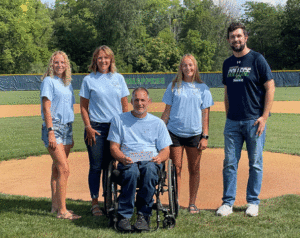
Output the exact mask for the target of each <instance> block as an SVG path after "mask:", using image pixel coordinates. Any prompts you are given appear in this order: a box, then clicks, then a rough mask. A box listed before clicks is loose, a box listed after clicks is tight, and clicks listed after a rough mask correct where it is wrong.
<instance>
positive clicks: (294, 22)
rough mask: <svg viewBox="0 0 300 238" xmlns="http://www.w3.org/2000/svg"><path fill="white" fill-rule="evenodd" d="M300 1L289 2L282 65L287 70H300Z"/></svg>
mask: <svg viewBox="0 0 300 238" xmlns="http://www.w3.org/2000/svg"><path fill="white" fill-rule="evenodd" d="M299 12H300V0H288V1H287V3H286V6H285V11H284V18H283V19H284V20H283V31H282V48H281V51H282V54H283V58H282V61H283V62H282V64H283V65H284V67H283V68H286V69H299V68H300V61H299V59H300V14H299Z"/></svg>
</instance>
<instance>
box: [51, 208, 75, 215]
mask: <svg viewBox="0 0 300 238" xmlns="http://www.w3.org/2000/svg"><path fill="white" fill-rule="evenodd" d="M67 211H68V212H70V213H71V214H74V212H73V211H72V210H67ZM56 212H57V210H55V209H51V212H50V213H56Z"/></svg>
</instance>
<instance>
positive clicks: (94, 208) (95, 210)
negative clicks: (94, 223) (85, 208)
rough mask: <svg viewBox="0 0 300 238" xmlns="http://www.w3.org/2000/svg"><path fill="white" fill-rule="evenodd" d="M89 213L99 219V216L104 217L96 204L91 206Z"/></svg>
mask: <svg viewBox="0 0 300 238" xmlns="http://www.w3.org/2000/svg"><path fill="white" fill-rule="evenodd" d="M91 212H92V215H93V216H96V217H100V216H103V215H104V213H103V212H102V210H101V209H100V207H99V205H98V204H95V205H93V206H92V208H91Z"/></svg>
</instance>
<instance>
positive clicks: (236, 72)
mask: <svg viewBox="0 0 300 238" xmlns="http://www.w3.org/2000/svg"><path fill="white" fill-rule="evenodd" d="M250 72H251V67H239V66H233V67H230V68H229V70H228V74H227V78H232V77H234V79H233V82H243V81H244V80H243V77H245V76H249V75H250Z"/></svg>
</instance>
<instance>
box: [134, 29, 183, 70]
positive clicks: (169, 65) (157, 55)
mask: <svg viewBox="0 0 300 238" xmlns="http://www.w3.org/2000/svg"><path fill="white" fill-rule="evenodd" d="M162 35H163V36H162V37H164V38H165V39H167V42H165V41H164V40H163V39H162V38H160V37H156V38H147V39H146V40H145V41H144V46H143V47H142V52H141V54H140V55H139V56H138V57H137V61H136V71H138V72H175V71H177V68H178V65H179V60H180V57H181V55H180V52H179V49H178V48H177V47H176V44H175V42H170V41H169V40H170V37H166V32H164V33H163V34H162Z"/></svg>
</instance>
